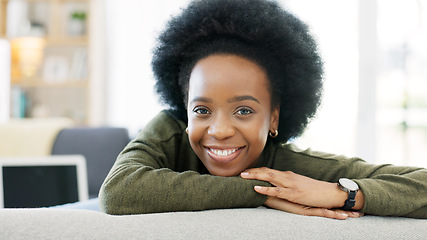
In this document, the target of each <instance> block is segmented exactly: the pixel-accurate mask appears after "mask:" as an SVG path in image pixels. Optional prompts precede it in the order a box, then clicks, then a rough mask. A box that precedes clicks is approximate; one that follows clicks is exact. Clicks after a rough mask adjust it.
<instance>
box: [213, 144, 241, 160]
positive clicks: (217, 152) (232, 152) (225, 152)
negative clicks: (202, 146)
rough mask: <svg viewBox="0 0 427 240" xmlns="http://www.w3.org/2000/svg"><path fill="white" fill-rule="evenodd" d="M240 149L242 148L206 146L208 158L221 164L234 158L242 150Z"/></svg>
mask: <svg viewBox="0 0 427 240" xmlns="http://www.w3.org/2000/svg"><path fill="white" fill-rule="evenodd" d="M242 149H243V148H229V149H216V148H209V147H206V150H207V153H208V154H209V156H210V158H211V159H212V160H214V161H215V162H218V163H222V164H225V163H229V162H231V161H233V160H234V159H236V158H237V157H238V156H239V155H240V153H241V152H242Z"/></svg>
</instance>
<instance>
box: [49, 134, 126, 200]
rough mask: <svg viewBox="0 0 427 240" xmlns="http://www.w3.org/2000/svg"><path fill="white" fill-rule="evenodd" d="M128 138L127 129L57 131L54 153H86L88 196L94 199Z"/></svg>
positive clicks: (84, 154)
mask: <svg viewBox="0 0 427 240" xmlns="http://www.w3.org/2000/svg"><path fill="white" fill-rule="evenodd" d="M129 141H130V138H129V134H128V130H127V129H126V128H117V127H97V128H94V127H93V128H89V127H88V128H66V129H63V130H61V131H60V132H59V133H58V136H57V138H56V140H55V143H54V145H53V148H52V155H63V154H81V155H83V156H85V158H86V165H87V173H88V184H89V186H88V188H89V198H94V197H97V196H98V192H99V188H100V187H101V184H102V182H103V181H104V179H105V177H106V176H107V173H108V171H110V169H111V167H112V166H113V164H114V162H115V160H116V157H117V155H118V154H119V153H120V151H121V150H123V148H124V147H125V146H126V145H127V143H128V142H129Z"/></svg>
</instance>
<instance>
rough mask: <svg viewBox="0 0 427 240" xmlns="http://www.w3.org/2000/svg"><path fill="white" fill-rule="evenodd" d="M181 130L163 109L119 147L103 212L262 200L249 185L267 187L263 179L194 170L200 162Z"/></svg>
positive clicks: (211, 206) (103, 196) (213, 206)
mask: <svg viewBox="0 0 427 240" xmlns="http://www.w3.org/2000/svg"><path fill="white" fill-rule="evenodd" d="M181 128H182V129H181ZM184 128H185V126H180V124H179V123H177V121H176V120H175V119H173V118H172V117H171V116H169V115H168V114H166V113H164V112H163V113H161V114H160V115H159V116H158V117H157V118H155V119H154V120H153V121H152V122H151V123H150V124H149V125H148V126H147V127H146V128H145V129H144V131H143V132H142V133H141V134H139V136H138V137H137V138H136V139H135V140H133V141H132V142H131V143H130V144H129V145H128V146H127V147H126V148H125V149H124V150H123V151H122V153H121V154H120V155H119V157H118V159H117V161H116V163H115V164H114V166H113V168H112V169H111V171H110V173H109V174H108V176H107V178H106V180H105V181H104V183H103V185H102V187H101V190H100V203H101V209H102V210H103V211H104V212H107V213H109V214H141V213H154V212H169V211H195V210H205V209H217V208H234V207H257V206H261V205H262V204H263V203H264V202H265V199H266V196H263V195H261V194H259V193H256V192H255V191H253V187H254V186H255V185H263V186H269V184H268V183H266V182H262V181H258V180H256V181H254V180H245V179H242V178H240V177H217V176H211V175H203V174H199V173H198V172H197V170H198V166H199V164H200V162H199V161H198V159H197V157H196V156H195V154H194V153H193V152H192V151H191V148H190V146H189V144H188V142H187V140H186V135H185V131H184Z"/></svg>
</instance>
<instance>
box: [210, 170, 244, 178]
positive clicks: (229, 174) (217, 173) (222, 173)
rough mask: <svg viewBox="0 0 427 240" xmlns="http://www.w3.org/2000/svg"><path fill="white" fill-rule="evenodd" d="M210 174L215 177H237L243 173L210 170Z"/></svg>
mask: <svg viewBox="0 0 427 240" xmlns="http://www.w3.org/2000/svg"><path fill="white" fill-rule="evenodd" d="M208 171H209V173H210V174H212V175H214V176H219V177H235V176H238V175H240V173H241V172H242V171H238V170H230V169H224V170H221V169H216V170H214V169H208Z"/></svg>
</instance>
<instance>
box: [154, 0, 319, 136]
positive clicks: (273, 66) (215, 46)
mask: <svg viewBox="0 0 427 240" xmlns="http://www.w3.org/2000/svg"><path fill="white" fill-rule="evenodd" d="M153 53H154V55H153V60H152V67H153V72H154V77H155V78H156V86H155V88H156V91H157V93H158V95H159V97H160V99H161V100H162V101H163V102H164V103H166V104H167V105H169V107H170V108H171V110H172V112H173V113H174V115H175V116H176V117H177V118H179V119H181V120H183V121H187V111H186V103H185V100H186V97H187V96H186V95H187V93H186V91H187V90H188V89H187V88H188V81H189V76H190V73H191V70H192V68H193V67H194V65H195V64H196V63H197V61H199V60H200V59H202V58H204V57H207V56H209V55H212V54H236V55H240V56H243V57H246V58H248V59H251V60H253V61H254V62H256V63H258V64H259V65H260V66H261V67H263V68H264V69H265V71H266V73H267V76H268V79H269V81H270V89H271V92H272V102H273V104H276V105H280V116H279V119H280V121H279V129H278V130H279V136H278V137H277V138H275V139H274V140H275V141H280V142H286V141H288V140H290V139H292V138H295V137H298V136H299V135H301V134H302V132H303V131H304V129H305V127H306V126H307V124H308V122H309V121H310V120H311V119H312V118H313V117H314V115H315V113H316V110H317V108H318V106H319V105H320V100H321V93H322V74H323V70H322V60H321V58H320V56H319V54H318V50H317V44H316V42H315V41H314V39H313V38H312V36H311V35H310V33H309V29H308V27H307V26H306V25H305V24H304V23H303V22H302V21H300V20H299V19H297V18H296V17H295V16H293V15H292V14H291V13H289V12H287V11H285V10H284V9H282V8H281V7H280V5H279V4H278V3H277V2H275V1H269V0H203V1H198V0H195V1H193V2H191V3H190V4H189V5H188V7H187V8H185V9H183V11H182V12H181V14H179V15H177V16H175V17H173V18H172V19H171V20H170V21H169V22H168V24H167V26H166V28H165V30H164V31H163V32H162V33H161V34H160V36H159V38H158V45H157V47H156V48H155V49H154V52H153Z"/></svg>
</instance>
